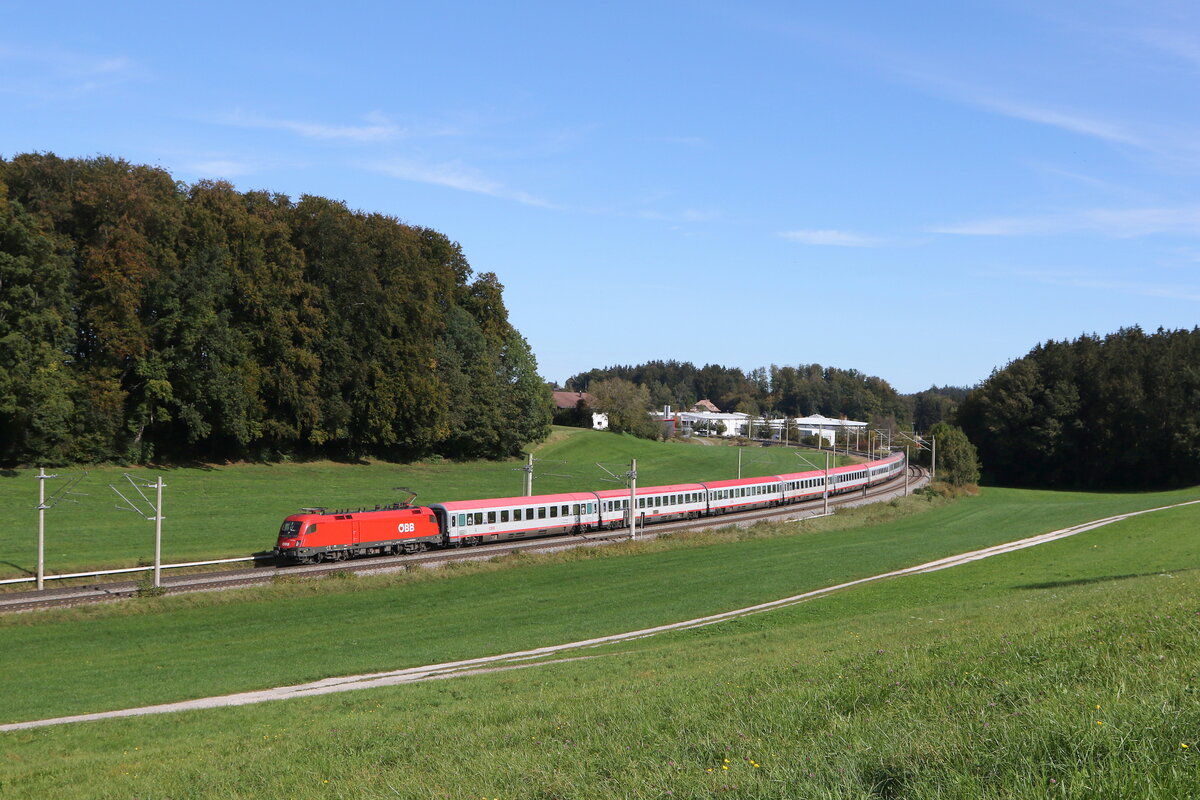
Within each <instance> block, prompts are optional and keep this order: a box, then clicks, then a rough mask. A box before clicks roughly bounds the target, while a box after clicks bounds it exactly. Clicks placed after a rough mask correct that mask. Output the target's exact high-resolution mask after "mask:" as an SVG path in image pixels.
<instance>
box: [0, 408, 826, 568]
mask: <svg viewBox="0 0 1200 800" xmlns="http://www.w3.org/2000/svg"><path fill="white" fill-rule="evenodd" d="M739 451H740V456H741V460H742V473H743V474H744V475H771V474H775V473H778V472H800V471H805V470H808V469H811V468H812V465H811V464H809V463H806V462H804V461H803V460H802V459H801V458H800V457H799V456H797V455H796V453H797V452H799V453H801V454H802V455H804V456H806V457H807V458H808V459H809V461H811V462H812V463H814V464H819V465H820V466H822V467H823V466H824V455H823V454H818V453H816V452H815V451H794V450H791V449H785V448H779V447H768V448H764V447H747V448H737V447H729V446H723V445H720V444H713V445H710V446H702V445H689V444H681V443H668V444H663V443H657V442H648V441H645V440H642V439H636V438H634V437H631V436H617V435H614V434H609V433H602V432H597V431H586V430H581V429H577V428H556V429H555V431H554V433H552V434H551V437H550V439H549V440H548V441H547V442H545V443H544V444H542V445H541V446H540V447H539V448H538V449H537V450H536V452H535V457H536V458H537V459H538V461H537V463H536V464H535V473H534V474H535V481H534V491H535V492H537V493H539V494H544V493H553V492H567V491H583V490H589V489H610V488H617V487H619V486H620V485H621V484H620V483H617V482H615V481H614V480H613V479H612V478H611V476H610V475H609V472H614V473H621V472H624V471H627V470H628V469H629V461H630V459H631V458H636V459H637V460H638V481H639V483H640V484H642V485H660V484H669V483H682V482H690V481H696V480H719V479H723V478H733V477H737V474H738V458H739ZM831 463H835V464H836V463H837V462H836V461H833V462H831ZM522 465H523V461H521V460H511V461H507V462H486V461H480V462H465V463H457V462H452V461H443V460H434V461H426V462H418V463H412V464H393V463H386V462H364V463H360V464H341V463H330V462H315V463H282V464H237V465H202V466H195V467H177V468H163V469H146V468H128V467H114V466H102V467H94V468H90V469H89V470H88V474H87V475H86V477H84V478H83V479H82V480H81V481H80V483H79V484H78V485H77V486H76V488H75V491H76V492H77V493H78V494H75V495H72V496H70V497H68V498H67V499H66V500H65V501H63V502H60V503H59V504H58V505H56V506H55V507H54V508H53V509H51V510H49V511H47V512H46V572H47V574H54V573H69V572H82V571H86V570H90V569H103V568H112V567H128V566H136V565H138V564H148V563H151V560H152V559H153V556H154V524H153V523H152V522H149V521H147V520H146V519H144V518H143V517H141V516H138V515H137V514H135V513H132V512H129V511H120V510H118V509H117V506H118V505H123V504H124V503H123V501H122V500H121V499H120V498H119V497H118V496H117V495H116V494H115V493H114V492H113V491H112V489H110V488H109V487H110V486H116V488H118V489H119V490H120V491H121V493H122V494H123V495H125V497H127V498H131V497H133V494H132V493H133V492H134V489H133V488H132V487H131V486H130V483H129V481H128V480H126V478H125V476H126V475H131V476H133V477H134V478H136V479H137V480H138V482H139V483H153V482H154V481H155V479H156V478H157V477H159V476H161V477H162V478H163V482H164V483H165V484H166V489H165V492H164V500H163V511H164V516H165V518H166V519H165V521H164V522H163V560H164V561H165V562H167V563H171V562H185V561H199V560H207V559H217V558H232V557H238V556H247V555H251V554H253V553H255V552H263V551H267V550H270V549H271V548H272V547H273V546H274V544H275V534H276V533H277V532H278V530H279V523H280V522H281V521H282V520H283V518H284V517H286V516H287V515H289V514H295V513H297V512H298V511H299V510H300V509H301V508H304V507H310V506H324V507H327V508H374V507H375V506H376V505H377V504H383V503H389V502H394V501H396V500H405V499H407V497H408V495H407V493H406V492H404V491H402V490H399V489H398V487H407V488H409V489H411V490H413V491H415V492H416V493H417V502H418V503H434V502H439V501H443V500H461V499H467V498H472V497H504V496H512V495H520V494H522V492H523V490H524V483H523V481H524V477H525V476H524V473H523V471H521V466H522ZM599 465H603V467H604V468H607V470H608V472H606V471H605V469H602V468H601V466H599ZM47 472H48V473H51V474H55V473H59V474H61V475H63V476H64V477H63V478H61V479H58V480H49V481H47V482H46V490H47V494H48V495H49V494H51V493H53V492H54V491H56V490H57V489H58V488H59V487H61V486H62V485H63V484H64V483H65V480H66V477H67V476H72V475H78V474H79V473H80V472H81V470H78V469H71V470H47ZM36 476H37V470H36V469H24V470H6V471H4V472H2V473H0V509H3V511H4V516H5V520H6V523H7V524H5V525H4V526H3V527H0V579H3V578H15V577H21V576H25V575H30V574H32V573H33V572H34V571H35V570H36V566H37V512H36V510H35V509H36V507H37V504H38V485H37V484H38V481H37V477H36ZM142 491H144V492H145V493H146V495H147V496H148V497H150V498H151V499H153V497H154V493H153V490H151V489H143V490H142Z"/></svg>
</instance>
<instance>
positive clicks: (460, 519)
mask: <svg viewBox="0 0 1200 800" xmlns="http://www.w3.org/2000/svg"><path fill="white" fill-rule="evenodd" d="M458 524H459V525H466V524H467V515H466V514H459V515H458Z"/></svg>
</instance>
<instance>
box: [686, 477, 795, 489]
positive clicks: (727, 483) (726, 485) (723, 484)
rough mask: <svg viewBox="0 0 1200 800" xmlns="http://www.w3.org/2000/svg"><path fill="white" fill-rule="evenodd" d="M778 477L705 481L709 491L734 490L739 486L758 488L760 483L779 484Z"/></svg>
mask: <svg viewBox="0 0 1200 800" xmlns="http://www.w3.org/2000/svg"><path fill="white" fill-rule="evenodd" d="M780 480H781V478H780V477H779V476H778V475H759V476H757V477H754V478H729V479H728V480H724V481H705V482H704V485H705V486H707V487H708V488H709V489H735V488H737V487H739V486H758V485H759V484H761V483H779V481H780Z"/></svg>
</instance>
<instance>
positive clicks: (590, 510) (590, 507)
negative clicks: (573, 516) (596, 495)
mask: <svg viewBox="0 0 1200 800" xmlns="http://www.w3.org/2000/svg"><path fill="white" fill-rule="evenodd" d="M587 513H589V514H594V513H596V508H595V506H594V505H593V504H592V503H588V504H587Z"/></svg>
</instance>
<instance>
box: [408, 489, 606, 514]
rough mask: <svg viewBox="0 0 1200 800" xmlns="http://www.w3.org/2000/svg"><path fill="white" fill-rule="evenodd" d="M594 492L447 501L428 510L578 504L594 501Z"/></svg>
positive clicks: (431, 505) (434, 504)
mask: <svg viewBox="0 0 1200 800" xmlns="http://www.w3.org/2000/svg"><path fill="white" fill-rule="evenodd" d="M595 499H596V493H595V492H569V493H566V494H535V495H531V496H528V497H492V498H487V499H484V500H449V501H447V502H445V503H430V506H429V507H430V508H444V509H445V510H446V511H451V512H456V511H474V510H475V509H477V508H514V507H517V506H536V505H545V504H548V503H579V502H587V501H589V500H595Z"/></svg>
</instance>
